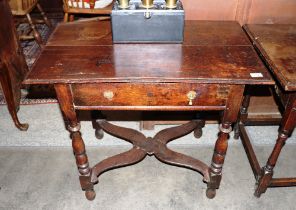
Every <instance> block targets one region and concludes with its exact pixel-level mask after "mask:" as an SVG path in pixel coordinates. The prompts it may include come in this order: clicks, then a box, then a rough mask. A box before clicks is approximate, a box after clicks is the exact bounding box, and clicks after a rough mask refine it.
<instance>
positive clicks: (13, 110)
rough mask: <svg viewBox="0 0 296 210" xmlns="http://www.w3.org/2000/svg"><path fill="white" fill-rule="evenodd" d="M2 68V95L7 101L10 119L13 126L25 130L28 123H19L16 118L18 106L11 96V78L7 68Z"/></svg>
mask: <svg viewBox="0 0 296 210" xmlns="http://www.w3.org/2000/svg"><path fill="white" fill-rule="evenodd" d="M2 69H3V71H0V82H1V87H2V91H3V93H4V97H5V100H6V103H7V107H8V111H9V113H10V115H11V117H12V120H13V122H14V124H15V126H16V127H17V128H18V129H19V130H21V131H26V130H28V128H29V125H28V124H22V123H20V121H19V119H18V116H17V110H18V108H19V107H18V105H17V104H16V102H15V99H14V96H13V94H14V93H13V90H12V85H11V79H10V78H9V74H8V72H7V68H6V67H4V68H2Z"/></svg>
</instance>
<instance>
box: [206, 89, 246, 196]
mask: <svg viewBox="0 0 296 210" xmlns="http://www.w3.org/2000/svg"><path fill="white" fill-rule="evenodd" d="M243 92H244V86H239V85H237V86H232V87H231V88H230V90H229V96H228V101H227V104H226V108H225V110H224V112H223V116H222V120H221V122H222V123H221V125H220V127H219V128H220V132H219V136H218V139H217V141H216V144H215V149H214V154H213V157H212V163H211V168H210V182H208V186H207V191H206V195H207V197H208V198H214V197H215V195H216V189H218V188H219V186H220V182H221V178H222V167H223V164H224V159H225V155H226V152H227V147H228V137H229V133H230V132H231V125H232V123H234V122H237V120H238V114H239V110H240V107H241V103H242V100H243Z"/></svg>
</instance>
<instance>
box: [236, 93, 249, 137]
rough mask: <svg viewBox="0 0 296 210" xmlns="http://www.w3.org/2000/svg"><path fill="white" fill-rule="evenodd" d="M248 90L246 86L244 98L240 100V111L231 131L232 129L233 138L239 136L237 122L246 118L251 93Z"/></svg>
mask: <svg viewBox="0 0 296 210" xmlns="http://www.w3.org/2000/svg"><path fill="white" fill-rule="evenodd" d="M248 90H249V88H246V91H245V92H246V93H245V97H244V100H243V102H242V106H241V108H240V113H239V117H238V120H237V122H236V123H235V124H234V127H233V131H234V137H233V138H234V139H238V138H239V123H240V122H242V123H243V122H244V121H246V120H247V118H248V108H249V104H250V99H251V95H250V93H249V92H247V91H248Z"/></svg>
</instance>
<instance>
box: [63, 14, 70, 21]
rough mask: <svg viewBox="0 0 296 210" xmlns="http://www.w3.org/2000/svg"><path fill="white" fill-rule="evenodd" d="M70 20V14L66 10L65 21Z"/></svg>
mask: <svg viewBox="0 0 296 210" xmlns="http://www.w3.org/2000/svg"><path fill="white" fill-rule="evenodd" d="M68 20H69V14H68V13H67V12H65V14H64V22H68Z"/></svg>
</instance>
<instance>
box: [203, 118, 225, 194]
mask: <svg viewBox="0 0 296 210" xmlns="http://www.w3.org/2000/svg"><path fill="white" fill-rule="evenodd" d="M230 132H231V124H228V123H222V124H221V125H220V133H219V137H218V140H217V141H216V144H215V149H214V154H213V157H212V163H211V168H210V182H208V186H207V192H206V195H207V197H208V198H214V197H215V195H216V189H218V188H219V186H220V182H221V178H222V167H223V164H224V159H225V155H226V152H227V147H228V137H229V133H230Z"/></svg>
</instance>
